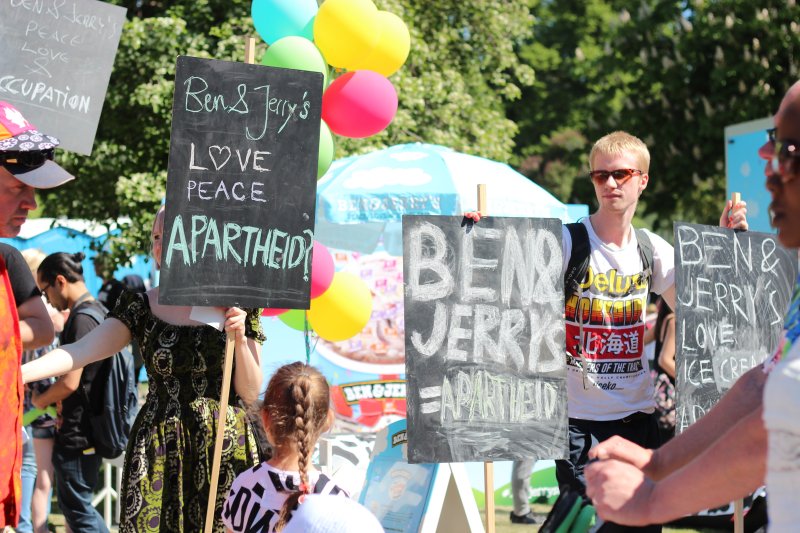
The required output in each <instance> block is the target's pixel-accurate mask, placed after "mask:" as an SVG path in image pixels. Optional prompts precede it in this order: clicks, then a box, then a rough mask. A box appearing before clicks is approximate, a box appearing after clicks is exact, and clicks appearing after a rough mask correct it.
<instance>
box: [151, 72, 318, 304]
mask: <svg viewBox="0 0 800 533" xmlns="http://www.w3.org/2000/svg"><path fill="white" fill-rule="evenodd" d="M322 78H323V77H322V75H321V74H319V73H315V72H303V71H298V70H287V69H277V68H272V67H265V66H261V65H248V64H244V63H233V62H227V61H217V60H211V59H199V58H193V57H179V58H178V63H177V69H176V74H175V96H174V101H173V106H172V136H171V138H170V152H169V169H168V174H167V203H166V211H167V212H166V219H165V224H164V234H163V237H162V239H163V241H162V242H163V244H162V256H161V283H160V287H161V288H160V294H159V301H160V303H163V304H172V305H215V306H234V305H235V306H240V307H279V308H286V309H308V307H309V302H310V298H309V291H310V287H311V262H312V256H311V250H312V245H313V242H314V206H315V197H316V184H317V155H318V146H319V135H320V115H321V105H322Z"/></svg>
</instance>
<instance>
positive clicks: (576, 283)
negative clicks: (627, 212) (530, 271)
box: [564, 222, 653, 301]
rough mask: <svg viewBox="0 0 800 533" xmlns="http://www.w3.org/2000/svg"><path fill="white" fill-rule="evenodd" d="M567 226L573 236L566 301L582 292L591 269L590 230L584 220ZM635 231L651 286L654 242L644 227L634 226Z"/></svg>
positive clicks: (644, 268)
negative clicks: (582, 284) (582, 286)
mask: <svg viewBox="0 0 800 533" xmlns="http://www.w3.org/2000/svg"><path fill="white" fill-rule="evenodd" d="M566 226H567V230H569V235H570V237H572V253H571V254H570V256H569V263H568V264H567V271H566V272H565V273H564V301H566V300H567V299H568V298H569V297H570V296H572V295H573V294H578V295H579V294H580V293H581V288H580V285H581V283H583V281H584V279H585V278H586V274H587V272H588V271H589V254H590V253H591V247H590V246H589V231H588V230H587V229H586V226H585V225H584V224H583V222H573V223H571V224H567V225H566ZM634 231H636V241H637V243H638V249H639V257H640V258H641V260H642V267H643V269H642V270H643V272H644V275H645V277H646V278H647V285H648V286H649V285H650V279H651V278H652V276H653V243H652V242H650V237H648V236H647V233H646V232H645V231H644V230H643V229H639V228H634ZM631 288H633V284H631Z"/></svg>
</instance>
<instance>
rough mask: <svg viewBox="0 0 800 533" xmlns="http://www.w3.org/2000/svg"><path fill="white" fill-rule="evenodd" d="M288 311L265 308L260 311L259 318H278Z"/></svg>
mask: <svg viewBox="0 0 800 533" xmlns="http://www.w3.org/2000/svg"><path fill="white" fill-rule="evenodd" d="M286 311H288V309H279V308H277V307H267V308H266V309H264V310H263V311H261V316H278V315H282V314H283V313H285V312H286Z"/></svg>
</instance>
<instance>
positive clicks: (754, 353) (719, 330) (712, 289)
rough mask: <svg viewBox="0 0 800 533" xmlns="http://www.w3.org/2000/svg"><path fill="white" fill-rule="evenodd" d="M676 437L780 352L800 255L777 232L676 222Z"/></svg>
mask: <svg viewBox="0 0 800 533" xmlns="http://www.w3.org/2000/svg"><path fill="white" fill-rule="evenodd" d="M675 269H676V272H675V291H676V304H675V305H676V309H675V317H676V321H675V328H676V329H675V333H676V374H675V376H676V390H677V398H676V415H677V417H676V418H677V426H676V430H677V431H678V432H681V431H683V430H684V429H686V428H687V427H688V426H690V425H691V424H693V423H694V422H696V421H697V420H698V419H699V418H701V417H702V416H703V415H704V414H705V413H707V412H708V411H709V410H710V409H711V408H712V407H713V406H714V405H716V404H717V402H718V401H719V400H720V399H721V398H722V396H723V395H724V394H725V392H727V391H728V389H730V388H731V387H732V386H733V384H734V383H735V382H736V380H737V379H738V378H739V376H741V375H742V374H744V373H745V372H747V371H748V370H750V369H751V368H753V367H756V366H758V365H760V364H761V363H762V362H763V361H764V359H765V358H766V357H767V356H769V355H770V354H771V353H772V352H773V351H774V350H775V349H776V347H777V344H778V340H779V336H780V332H781V329H782V325H783V318H784V314H785V312H786V309H787V306H788V304H789V299H790V298H791V294H792V287H793V286H794V280H795V278H796V276H797V254H796V253H794V252H790V251H788V250H786V249H784V248H782V247H781V246H780V244H778V239H777V237H776V236H775V235H770V234H766V233H757V232H753V231H734V230H730V229H725V228H720V227H713V226H703V225H699V224H687V223H684V222H676V223H675Z"/></svg>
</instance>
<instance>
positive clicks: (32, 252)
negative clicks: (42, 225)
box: [20, 248, 47, 279]
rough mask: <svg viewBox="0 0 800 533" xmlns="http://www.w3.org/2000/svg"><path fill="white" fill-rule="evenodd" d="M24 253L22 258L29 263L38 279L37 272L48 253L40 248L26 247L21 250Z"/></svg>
mask: <svg viewBox="0 0 800 533" xmlns="http://www.w3.org/2000/svg"><path fill="white" fill-rule="evenodd" d="M20 253H21V254H22V258H23V259H24V260H25V263H27V265H28V268H29V269H30V270H31V274H33V277H34V279H36V272H37V271H38V270H39V265H41V264H42V261H44V258H45V257H47V254H46V253H44V252H43V251H41V250H40V249H38V248H26V249H25V250H22V251H21V252H20Z"/></svg>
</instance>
